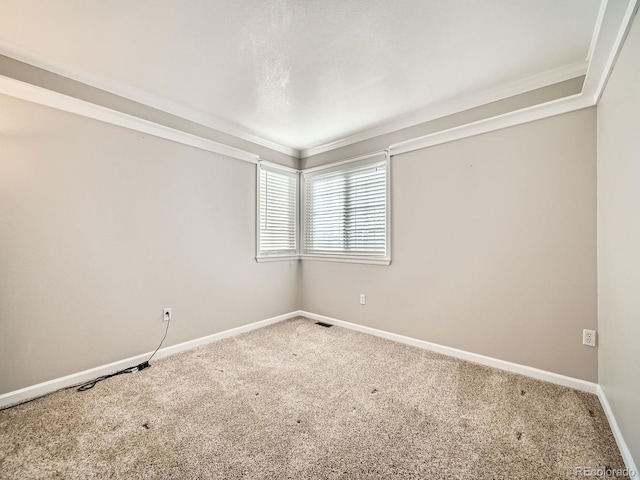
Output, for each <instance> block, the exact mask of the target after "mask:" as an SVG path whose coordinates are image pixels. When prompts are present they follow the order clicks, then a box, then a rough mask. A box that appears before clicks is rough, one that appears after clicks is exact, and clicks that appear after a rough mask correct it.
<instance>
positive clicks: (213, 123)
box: [0, 40, 300, 158]
mask: <svg viewBox="0 0 640 480" xmlns="http://www.w3.org/2000/svg"><path fill="white" fill-rule="evenodd" d="M0 55H4V56H6V57H9V58H12V59H14V60H17V61H19V62H23V63H27V64H29V65H32V66H34V67H37V68H42V69H44V70H47V71H49V72H52V73H55V74H56V75H60V76H62V77H66V78H69V79H71V80H74V81H76V82H80V83H84V84H85V85H89V86H91V87H94V88H98V89H100V90H104V91H105V92H109V93H112V94H114V95H118V96H120V97H123V98H127V99H129V100H132V101H134V102H138V103H141V104H143V105H146V106H148V107H152V108H155V109H157V110H160V111H163V112H166V113H169V114H171V115H176V116H178V117H181V118H184V119H185V120H189V121H191V122H195V123H197V124H199V125H203V126H205V127H209V128H213V129H214V130H218V131H220V132H222V133H226V134H228V135H233V136H234V137H237V138H239V139H242V140H246V141H247V142H251V143H255V144H256V145H260V146H262V147H266V148H269V149H271V150H275V151H278V152H280V153H284V154H286V155H289V156H292V157H296V158H298V157H299V155H300V152H299V150H298V149H296V148H292V147H289V146H286V145H283V144H281V143H278V142H274V141H272V140H268V139H266V138H263V137H261V136H259V135H257V134H255V133H252V132H249V131H248V130H247V129H246V128H242V127H240V126H238V125H235V124H232V123H231V122H228V121H225V120H222V119H220V118H216V117H214V116H212V115H208V114H206V113H204V112H201V111H198V110H195V109H192V108H189V107H186V106H184V105H180V104H179V103H176V102H174V101H171V100H168V99H166V98H161V97H158V96H156V95H153V94H151V93H148V92H145V91H142V90H138V89H136V88H134V87H131V86H129V85H125V84H123V83H119V82H116V81H114V80H111V79H107V78H104V77H101V76H99V75H97V74H95V73H94V74H92V75H90V76H89V75H87V74H86V73H80V72H79V71H77V70H74V69H73V68H70V67H69V66H68V65H64V64H61V63H58V65H54V64H53V63H51V61H50V59H47V58H46V57H45V56H43V55H40V54H37V53H35V52H33V51H30V50H27V49H24V48H21V47H19V46H17V45H14V44H12V43H10V42H7V41H4V40H0Z"/></svg>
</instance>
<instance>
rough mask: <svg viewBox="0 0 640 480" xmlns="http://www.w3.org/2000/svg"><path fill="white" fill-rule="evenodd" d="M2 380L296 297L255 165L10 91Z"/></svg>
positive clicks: (208, 330) (5, 100)
mask: <svg viewBox="0 0 640 480" xmlns="http://www.w3.org/2000/svg"><path fill="white" fill-rule="evenodd" d="M0 112H2V113H1V114H0V225H1V233H0V306H1V309H0V393H5V392H8V391H12V390H15V389H18V388H21V387H25V386H29V385H33V384H36V383H38V382H42V381H45V380H49V379H53V378H57V377H60V376H63V375H67V374H71V373H75V372H78V371H81V370H84V369H87V368H91V367H95V366H99V365H103V364H106V363H109V362H113V361H116V360H121V359H123V358H127V357H130V356H133V355H137V354H140V353H144V352H147V351H150V350H153V349H154V348H155V347H156V346H157V344H158V342H159V341H160V339H161V338H162V334H163V333H164V327H165V323H163V322H162V320H161V317H162V308H163V307H171V308H172V309H173V315H174V320H173V321H172V323H171V329H170V331H169V335H168V337H167V340H166V342H165V345H171V344H175V343H179V342H183V341H186V340H190V339H193V338H197V337H201V336H204V335H208V334H212V333H215V332H219V331H223V330H227V329H229V328H233V327H238V326H241V325H246V324H248V323H251V322H255V321H257V320H262V319H264V318H268V317H271V316H275V315H279V314H283V313H287V312H290V311H292V310H295V309H297V308H298V304H297V295H298V294H297V285H298V281H297V280H298V274H299V272H298V264H297V262H293V263H289V262H284V263H262V264H258V263H256V262H255V259H254V257H255V166H254V165H252V164H249V163H246V162H242V161H238V160H233V159H225V158H221V157H220V156H219V155H216V154H213V153H210V152H205V151H202V150H198V149H195V148H192V147H188V146H185V145H181V144H177V143H174V142H170V141H167V140H163V139H158V138H155V137H152V136H148V135H144V134H141V133H138V132H134V131H131V130H127V129H123V128H120V127H116V126H113V125H109V124H105V123H101V122H97V121H94V120H88V119H86V118H82V117H79V116H76V115H72V114H68V113H64V112H61V111H57V110H53V109H50V108H46V107H42V106H39V105H35V104H32V103H28V102H24V101H21V100H17V99H14V98H10V97H6V96H0Z"/></svg>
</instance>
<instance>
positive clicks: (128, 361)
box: [0, 310, 300, 408]
mask: <svg viewBox="0 0 640 480" xmlns="http://www.w3.org/2000/svg"><path fill="white" fill-rule="evenodd" d="M299 312H300V311H299V310H298V311H293V312H289V313H285V314H283V315H278V316H276V317H271V318H267V319H265V320H260V321H258V322H254V323H250V324H248V325H243V326H241V327H236V328H232V329H230V330H224V331H222V332H218V333H214V334H213V335H207V336H206V337H200V338H196V339H194V340H188V341H186V342H182V343H178V344H176V345H171V346H169V347H164V348H161V349H160V350H158V352H157V353H156V354H155V356H154V359H156V360H157V359H159V358H163V357H167V356H169V355H174V354H176V353H180V352H184V351H185V350H190V349H192V348H195V347H199V346H200V345H206V344H208V343H213V342H217V341H218V340H223V339H225V338H228V337H232V336H234V335H238V334H240V333H245V332H249V331H251V330H255V329H257V328H262V327H266V326H267V325H271V324H273V323H278V322H282V321H283V320H288V319H290V318H295V317H297V316H299ZM151 353H152V352H147V353H142V354H140V355H136V356H134V357H129V358H125V359H124V360H118V361H116V362H112V363H108V364H106V365H101V366H99V367H95V368H90V369H89V370H84V371H82V372H78V373H73V374H71V375H67V376H64V377H60V378H56V379H54V380H49V381H46V382H42V383H38V384H37V385H32V386H30V387H25V388H21V389H19V390H14V391H12V392H8V393H3V394H2V395H0V408H2V407H7V406H9V405H13V404H16V403H20V402H22V401H24V400H29V399H32V398H36V397H40V396H42V395H46V394H47V393H51V392H55V391H56V390H60V389H61V388H66V387H70V386H73V385H78V384H81V383H83V382H88V381H89V380H93V379H94V378H97V377H99V376H101V375H109V374H111V373H114V372H117V371H118V370H122V369H124V368H127V367H134V366H136V365H137V364H139V363H141V362H144V361H145V360H147V359H148V358H149V356H150V355H151ZM152 365H153V362H152Z"/></svg>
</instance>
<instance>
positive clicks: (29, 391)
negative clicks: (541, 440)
mask: <svg viewBox="0 0 640 480" xmlns="http://www.w3.org/2000/svg"><path fill="white" fill-rule="evenodd" d="M298 316H303V317H307V318H310V319H312V320H316V321H321V322H326V323H331V324H333V325H338V326H340V327H344V328H349V329H351V330H356V331H359V332H363V333H367V334H370V335H375V336H377V337H381V338H386V339H388V340H393V341H396V342H400V343H405V344H407V345H413V346H415V347H419V348H424V349H426V350H430V351H433V352H437V353H442V354H444V355H449V356H451V357H455V358H460V359H462V360H467V361H470V362H475V363H479V364H481V365H487V366H489V367H494V368H497V369H500V370H504V371H507V372H513V373H519V374H521V375H525V376H527V377H532V378H536V379H538V380H544V381H547V382H550V383H554V384H557V385H562V386H565V387H570V388H575V389H576V390H580V391H584V392H589V393H594V394H596V395H598V397H599V399H600V402H601V404H602V408H603V409H604V412H605V414H606V415H607V419H608V420H609V425H610V426H611V430H612V432H613V435H614V437H615V439H616V442H617V444H618V448H619V449H620V453H621V455H622V457H623V459H624V462H625V465H626V466H627V468H628V469H629V470H633V471H635V472H638V470H637V468H636V466H635V463H634V461H633V458H632V457H631V452H630V451H629V448H628V447H627V444H626V442H625V441H624V438H623V437H622V433H621V432H620V429H619V427H618V423H617V421H616V419H615V417H614V415H613V411H612V410H611V406H610V405H609V402H608V401H607V398H606V396H605V394H604V391H603V390H602V388H601V387H600V385H598V384H596V383H593V382H587V381H585V380H580V379H577V378H572V377H568V376H565V375H560V374H557V373H553V372H548V371H545V370H540V369H538V368H533V367H528V366H526V365H520V364H517V363H512V362H507V361H504V360H499V359H497V358H492V357H487V356H485V355H480V354H477V353H472V352H467V351H465V350H459V349H457V348H452V347H447V346H444V345H439V344H437V343H431V342H427V341H424V340H418V339H416V338H411V337H406V336H404V335H398V334H396V333H390V332H386V331H383V330H378V329H375V328H371V327H365V326H363V325H358V324H355V323H351V322H345V321H344V320H338V319H336V318H332V317H327V316H325V315H318V314H315V313H311V312H306V311H304V310H297V311H293V312H289V313H285V314H284V315H278V316H276V317H272V318H267V319H265V320H261V321H258V322H254V323H251V324H249V325H243V326H241V327H237V328H232V329H230V330H225V331H223V332H219V333H214V334H213V335H208V336H206V337H201V338H196V339H194V340H189V341H187V342H183V343H179V344H177V345H171V346H169V347H165V348H162V349H160V350H158V352H157V353H156V356H155V358H162V357H166V356H169V355H173V354H175V353H179V352H183V351H185V350H189V349H191V348H194V347H198V346H200V345H205V344H207V343H212V342H216V341H218V340H222V339H224V338H228V337H231V336H234V335H238V334H240V333H244V332H248V331H251V330H255V329H257V328H261V327H266V326H267V325H271V324H274V323H278V322H281V321H283V320H288V319H290V318H294V317H298ZM151 353H152V352H147V353H143V354H140V355H136V356H135V357H130V358H126V359H124V360H119V361H117V362H113V363H109V364H107V365H102V366H100V367H96V368H91V369H89V370H84V371H82V372H78V373H74V374H72V375H67V376H65V377H61V378H56V379H54V380H49V381H47V382H43V383H39V384H37V385H33V386H30V387H26V388H22V389H20V390H15V391H13V392H8V393H4V394H2V395H0V408H2V407H6V406H9V405H13V404H16V403H20V402H22V401H24V400H28V399H30V398H35V397H39V396H41V395H45V394H47V393H50V392H54V391H56V390H60V389H61V388H65V387H70V386H73V385H77V384H80V383H83V382H86V381H89V380H92V379H94V378H96V377H99V376H101V375H108V374H110V373H114V372H116V371H118V370H122V369H123V368H127V367H131V366H135V365H137V364H139V363H140V362H143V361H145V360H146V359H147V358H149V356H150V355H151ZM636 474H637V473H636Z"/></svg>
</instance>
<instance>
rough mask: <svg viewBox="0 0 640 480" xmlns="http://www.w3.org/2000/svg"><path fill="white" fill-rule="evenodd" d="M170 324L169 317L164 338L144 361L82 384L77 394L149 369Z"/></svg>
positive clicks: (165, 336)
mask: <svg viewBox="0 0 640 480" xmlns="http://www.w3.org/2000/svg"><path fill="white" fill-rule="evenodd" d="M170 323H171V317H169V320H167V328H165V330H164V337H162V340H160V344H159V345H158V347H157V348H156V349H155V350H154V352H153V353H152V354H151V356H150V357H149V358H148V359H147V360H146V361H144V362H142V363H140V364H138V365H136V366H135V367H128V368H125V369H123V370H119V371H117V372H115V373H112V374H110V375H102V376H101V377H98V378H94V379H93V380H90V381H88V382H86V383H83V384H81V385H80V386H78V388H77V390H78V392H85V391H87V390H91V389H92V388H93V387H95V386H96V384H97V383H98V382H101V381H103V380H106V379H107V378H111V377H115V376H116V375H122V374H123V373H133V372H139V371H140V370H144V369H145V368H148V367H150V366H151V365H149V362H150V361H151V359H152V358H153V357H154V355H155V354H156V353H158V350H160V347H161V346H162V344H163V343H164V339H165V338H167V333H169V324H170Z"/></svg>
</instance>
